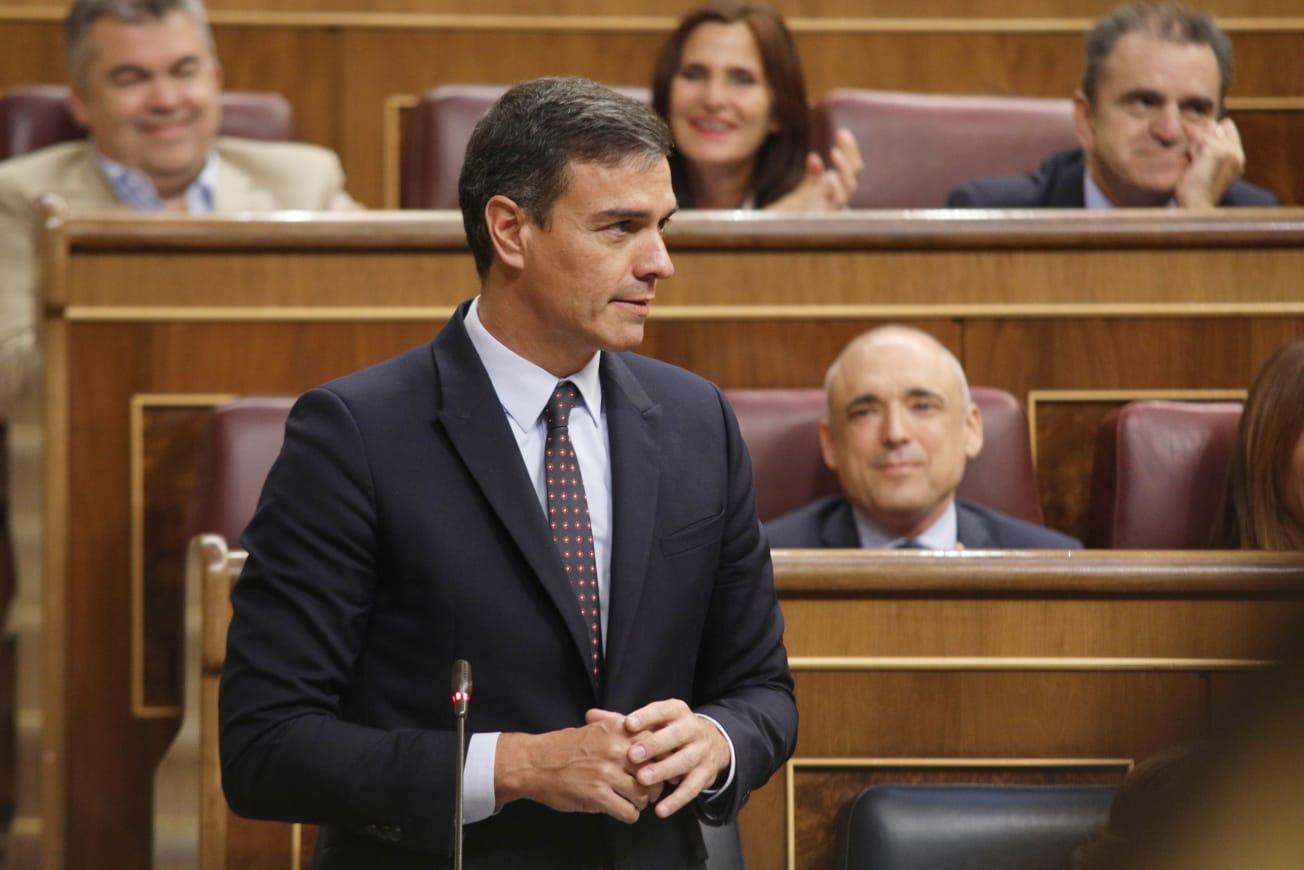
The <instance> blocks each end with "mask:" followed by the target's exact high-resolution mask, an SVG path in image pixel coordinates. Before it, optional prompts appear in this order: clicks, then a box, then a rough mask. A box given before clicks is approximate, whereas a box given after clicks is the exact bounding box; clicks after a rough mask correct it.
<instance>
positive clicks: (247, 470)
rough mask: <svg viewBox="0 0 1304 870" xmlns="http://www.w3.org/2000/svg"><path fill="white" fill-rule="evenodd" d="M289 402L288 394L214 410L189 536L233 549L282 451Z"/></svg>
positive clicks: (204, 442) (198, 462) (202, 446)
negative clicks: (213, 538) (206, 536)
mask: <svg viewBox="0 0 1304 870" xmlns="http://www.w3.org/2000/svg"><path fill="white" fill-rule="evenodd" d="M293 404H294V399H293V398H292V397H289V396H265V397H254V398H247V399H236V400H235V401H233V402H228V403H227V404H225V405H222V406H220V407H218V408H215V409H214V410H213V414H212V416H211V417H210V418H209V421H208V425H207V426H206V428H205V430H204V435H203V438H202V440H201V441H200V446H199V455H198V457H197V459H196V465H195V493H194V496H193V497H192V499H191V503H190V517H189V523H188V525H189V535H191V536H193V535H197V534H203V533H211V534H217V535H221V536H222V537H224V538H226V540H228V541H230V542H231V546H232V547H235V546H237V542H238V541H239V540H240V535H241V534H242V533H243V532H244V528H245V526H246V525H248V524H249V520H250V519H251V518H252V517H253V515H254V508H255V507H257V506H258V496H259V495H260V494H261V493H262V491H263V481H265V480H266V479H267V472H268V471H270V470H271V468H272V463H273V462H275V461H276V457H277V455H278V454H279V453H280V452H281V442H282V441H284V440H285V421H286V418H287V417H289V415H290V407H291V406H292V405H293Z"/></svg>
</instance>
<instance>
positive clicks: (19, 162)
mask: <svg viewBox="0 0 1304 870" xmlns="http://www.w3.org/2000/svg"><path fill="white" fill-rule="evenodd" d="M216 147H217V155H218V169H217V190H216V208H217V210H218V211H273V210H277V209H305V210H310V211H332V210H338V209H350V208H360V206H359V205H358V204H357V203H356V202H354V201H353V199H352V198H350V197H349V195H348V194H347V193H346V192H345V191H344V170H343V169H342V168H341V167H340V161H339V158H338V157H336V156H335V154H334V152H332V151H328V150H327V149H325V148H319V147H317V146H316V145H305V144H302V143H297V142H255V141H252V140H247V139H226V138H221V139H218V140H217V145H216ZM45 193H57V194H59V195H60V196H61V197H63V198H64V199H65V200H67V202H68V205H69V206H71V207H72V208H74V209H80V210H88V211H105V210H126V206H125V205H123V204H122V203H121V202H119V201H118V199H117V198H116V197H115V196H114V195H113V190H112V188H110V187H109V184H108V182H107V181H105V180H104V176H103V175H102V174H101V173H100V170H99V166H98V165H97V163H96V160H95V152H94V149H93V148H92V146H91V144H90V142H89V141H79V142H66V143H63V144H61V145H53V146H51V147H49V148H43V149H41V150H40V151H35V152H33V153H31V154H25V155H23V156H21V157H15V158H13V159H12V160H6V161H4V162H0V418H3V417H4V416H5V415H6V413H7V411H8V409H9V407H10V405H11V403H12V402H13V400H14V398H15V397H16V396H17V395H18V394H19V393H20V392H21V391H22V389H23V387H24V385H25V384H26V382H27V381H28V380H29V379H30V377H31V374H32V373H33V371H34V370H35V362H36V359H35V357H36V337H35V324H36V321H37V311H38V305H39V302H38V300H37V298H36V297H37V284H36V282H37V277H38V276H37V271H36V261H35V242H36V227H35V220H36V211H35V203H36V200H37V199H38V198H39V197H41V196H42V195H43V194H45Z"/></svg>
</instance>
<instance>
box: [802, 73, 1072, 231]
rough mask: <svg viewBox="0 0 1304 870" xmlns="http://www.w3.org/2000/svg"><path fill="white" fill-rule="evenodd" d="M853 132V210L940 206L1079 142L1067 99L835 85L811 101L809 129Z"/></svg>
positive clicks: (821, 133)
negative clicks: (959, 191) (858, 170)
mask: <svg viewBox="0 0 1304 870" xmlns="http://www.w3.org/2000/svg"><path fill="white" fill-rule="evenodd" d="M842 127H845V128H846V129H848V130H850V131H851V134H852V135H853V136H855V138H856V143H857V144H858V145H859V146H860V152H861V156H862V157H863V158H864V161H865V171H864V173H863V174H862V175H861V177H860V187H859V188H858V189H857V191H856V195H855V196H854V197H852V200H851V206H852V208H942V207H943V206H945V205H946V196H947V194H948V193H950V192H951V190H952V189H953V188H955V187H956V186H958V185H960V184H963V183H964V182H966V181H969V180H970V179H972V178H977V177H979V176H984V175H1012V174H1016V173H1019V172H1026V171H1028V170H1031V169H1035V168H1036V167H1037V166H1038V165H1039V164H1040V163H1041V162H1042V160H1044V159H1045V158H1046V157H1048V156H1050V155H1051V154H1053V153H1054V152H1056V151H1061V150H1063V149H1065V148H1074V147H1076V146H1077V144H1078V143H1077V138H1076V136H1075V135H1074V127H1073V108H1072V103H1071V102H1070V101H1069V100H1049V99H1033V98H1028V97H984V96H948V95H939V94H914V93H902V92H895V91H873V90H860V89H852V88H841V89H837V90H832V91H829V92H828V94H826V95H825V96H824V98H823V99H822V100H820V101H819V102H818V103H816V104H815V108H814V112H813V116H812V125H811V131H812V136H813V139H814V143H815V147H816V149H817V150H818V151H820V153H827V151H828V144H829V143H830V142H831V141H832V137H833V131H835V130H837V129H838V128H842Z"/></svg>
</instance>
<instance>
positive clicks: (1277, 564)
mask: <svg viewBox="0 0 1304 870" xmlns="http://www.w3.org/2000/svg"><path fill="white" fill-rule="evenodd" d="M1250 558H1251V560H1252V561H1254V562H1256V566H1255V567H1254V568H1251V569H1250V573H1248V574H1247V573H1244V571H1243V569H1244V568H1246V567H1248V566H1245V565H1242V566H1241V567H1240V568H1237V567H1235V566H1236V564H1237V562H1239V561H1241V560H1243V559H1244V556H1243V555H1241V554H1233V553H1220V554H1173V553H1162V554H1161V553H1156V554H1139V553H1132V554H1124V553H1095V554H1093V553H1076V554H1072V555H1069V556H1067V557H1066V556H1051V555H1043V554H1035V553H1025V554H1021V556H1020V557H1017V558H1010V557H1007V558H1005V559H1002V560H999V561H995V562H992V561H984V560H981V559H972V558H970V557H966V556H962V557H961V558H959V559H956V558H951V557H949V556H942V555H940V554H929V553H910V554H901V553H883V554H871V553H866V552H857V551H841V552H831V551H825V552H818V553H812V552H801V551H791V550H789V551H776V553H775V560H774V561H775V584H776V587H777V589H778V591H779V598H780V603H781V605H782V607H783V611H784V617H785V620H786V623H787V625H786V631H785V635H784V637H785V641H786V643H787V645H788V651H789V655H790V657H791V661H792V664H793V669H794V673H795V676H796V682H797V687H796V696H797V703H798V709H799V713H800V716H801V729H800V734H799V742H798V748H797V753H796V756H795V757H794V759H793V760H792V761H791V762H790V763H789V765H788V768H787V770H786V771H785V778H783V779H781V778H780V777H778V776H776V777H775V778H774V779H773V780H771V781H770V783H768V784H767V785H766V786H765V787H764V788H763V789H761V790H759V791H758V792H757V793H756V794H755V795H754V796H753V798H752V801H751V803H750V804H749V805H748V807H747V808H746V809H745V810H744V814H743V828H742V830H743V835H744V842H745V848H746V851H747V855H748V859H749V862H756V863H755V866H763V867H782V866H785V865H786V866H789V867H799V868H804V867H823V866H829V863H828V857H829V854H830V849H831V847H832V843H831V838H832V832H833V831H834V830H835V829H836V819H837V814H838V812H839V811H840V810H841V808H842V806H843V804H844V803H845V801H846V799H847V798H848V797H849V796H851V795H852V794H854V793H856V792H857V791H858V790H859V789H860V788H862V787H864V786H866V785H868V784H870V783H873V782H919V781H933V782H939V781H940V782H957V781H997V782H1017V781H1032V782H1084V781H1089V782H1101V781H1104V782H1109V781H1114V780H1116V779H1117V778H1118V776H1119V774H1120V773H1121V772H1122V770H1121V768H1120V767H1119V765H1118V762H1117V761H1115V762H1109V761H1108V759H1115V760H1121V761H1122V762H1123V763H1126V762H1127V761H1128V760H1139V759H1141V758H1143V757H1145V756H1147V755H1149V754H1151V753H1153V752H1155V751H1157V750H1160V749H1162V748H1164V747H1166V746H1169V745H1172V744H1174V743H1178V742H1184V741H1188V740H1191V739H1193V738H1196V737H1199V736H1201V735H1204V734H1207V733H1208V732H1209V731H1210V730H1211V729H1212V728H1213V727H1214V725H1215V724H1216V723H1217V724H1222V723H1224V722H1225V721H1226V720H1227V719H1228V718H1229V717H1231V716H1233V715H1234V710H1235V708H1236V706H1237V705H1239V704H1241V703H1242V702H1243V701H1244V700H1245V698H1247V697H1249V696H1250V695H1249V693H1250V692H1252V690H1253V689H1254V688H1256V687H1258V686H1260V685H1262V676H1261V674H1260V673H1258V672H1256V671H1255V670H1253V669H1252V668H1251V669H1249V670H1246V669H1244V668H1240V667H1235V666H1231V667H1229V665H1231V663H1232V662H1236V661H1240V662H1244V663H1245V665H1246V667H1249V666H1250V665H1249V663H1250V662H1252V661H1255V660H1258V659H1260V658H1262V657H1264V656H1265V655H1269V654H1271V653H1273V652H1276V651H1277V650H1278V649H1279V644H1280V643H1281V641H1282V640H1283V635H1285V634H1288V633H1289V631H1290V629H1291V627H1292V626H1293V625H1294V624H1295V623H1294V620H1295V619H1297V618H1298V617H1299V615H1300V612H1301V607H1302V605H1301V600H1304V586H1301V585H1297V584H1299V583H1300V581H1304V572H1302V570H1301V568H1300V567H1299V564H1298V562H1297V561H1295V560H1292V559H1291V558H1290V557H1289V556H1286V555H1285V554H1281V555H1275V556H1261V555H1255V556H1251V557H1250ZM1269 565H1271V566H1272V567H1269ZM1261 571H1262V572H1263V573H1260V572H1261ZM1238 574H1239V575H1240V576H1239V577H1238V576H1237V575H1238ZM1252 575H1257V577H1258V579H1254V578H1253V576H1252ZM1292 578H1294V579H1292ZM1215 687H1216V691H1215ZM1038 759H1043V760H1048V759H1057V760H1058V761H1056V762H1051V761H1038ZM789 778H790V779H791V785H792V788H791V803H790V802H789V799H788V797H787V796H786V795H785V794H784V792H785V790H786V788H787V786H788V781H787V780H788V779H789ZM789 826H791V827H792V829H793V832H794V836H795V842H794V853H795V854H794V857H795V863H792V864H787V859H786V857H785V856H786V851H785V849H784V848H781V847H780V845H779V843H778V842H777V841H778V832H779V831H782V830H786V829H788V828H789Z"/></svg>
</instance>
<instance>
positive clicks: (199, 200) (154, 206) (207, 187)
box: [95, 150, 217, 214]
mask: <svg viewBox="0 0 1304 870" xmlns="http://www.w3.org/2000/svg"><path fill="white" fill-rule="evenodd" d="M95 156H96V158H97V159H98V160H99V164H100V172H101V173H103V175H104V180H105V181H107V182H108V183H109V187H110V188H112V189H113V195H114V196H116V197H117V198H118V200H119V201H121V202H122V204H123V205H125V206H127V208H129V209H131V210H132V211H163V198H162V197H160V196H159V195H158V190H157V189H156V188H155V187H154V182H152V181H150V180H149V176H148V175H146V174H145V173H143V172H141V171H140V170H139V169H132V168H131V167H129V166H123V165H122V164H121V163H118V162H117V161H116V160H113V159H111V158H109V157H105V156H104V154H103V153H101V152H100V151H98V150H97V151H96V152H95ZM216 207H217V152H216V151H210V152H209V153H208V159H207V160H205V161H204V168H203V169H201V170H199V175H198V176H196V177H195V180H194V181H192V182H190V186H189V187H187V188H186V211H187V212H189V213H190V214H208V213H210V212H212V211H213V210H214V209H215V208H216Z"/></svg>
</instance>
